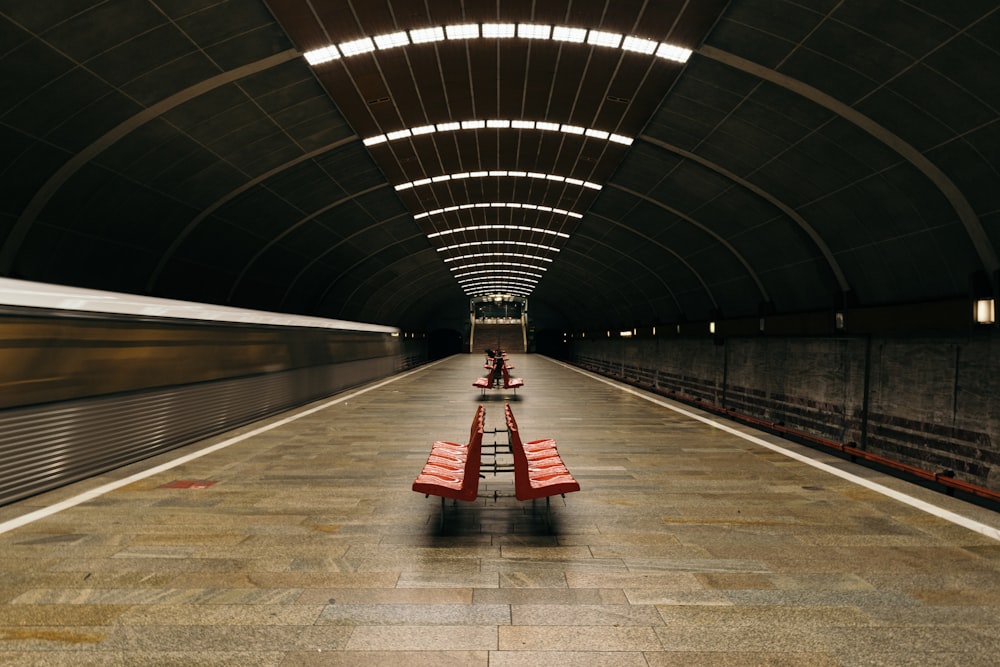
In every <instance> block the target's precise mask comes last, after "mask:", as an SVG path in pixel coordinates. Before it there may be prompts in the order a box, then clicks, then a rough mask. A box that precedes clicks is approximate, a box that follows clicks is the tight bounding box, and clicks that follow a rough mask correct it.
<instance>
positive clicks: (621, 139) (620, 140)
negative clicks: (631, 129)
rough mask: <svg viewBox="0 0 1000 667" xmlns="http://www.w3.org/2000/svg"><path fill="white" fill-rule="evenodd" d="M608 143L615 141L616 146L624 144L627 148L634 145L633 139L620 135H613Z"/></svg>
mask: <svg viewBox="0 0 1000 667" xmlns="http://www.w3.org/2000/svg"><path fill="white" fill-rule="evenodd" d="M608 141H613V142H615V143H616V144H624V145H625V146H631V145H632V139H630V138H629V137H623V136H622V135H620V134H612V135H611V136H610V137H608Z"/></svg>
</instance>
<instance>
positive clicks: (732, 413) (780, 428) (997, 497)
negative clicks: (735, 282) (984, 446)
mask: <svg viewBox="0 0 1000 667" xmlns="http://www.w3.org/2000/svg"><path fill="white" fill-rule="evenodd" d="M576 365H577V366H580V367H581V368H586V369H587V370H589V371H591V372H594V373H597V374H599V375H603V376H605V377H610V378H614V379H615V380H616V381H619V382H624V383H625V384H629V385H632V386H634V387H640V388H642V389H645V390H647V391H652V392H653V393H655V394H660V395H661V396H666V397H668V398H670V399H671V400H675V401H677V402H679V403H684V404H686V405H691V406H695V407H698V408H700V409H702V410H705V411H706V412H711V413H714V414H718V415H723V416H725V417H728V418H730V419H732V420H734V421H738V422H741V423H744V424H748V425H750V426H754V427H756V428H760V429H761V430H764V431H770V432H772V433H775V434H778V435H781V436H782V437H787V438H790V439H793V440H798V441H804V442H805V443H806V444H809V443H811V444H815V445H820V446H822V447H826V448H828V449H833V450H835V451H838V452H840V453H842V454H845V455H846V456H848V457H850V459H851V461H856V460H857V459H862V460H864V461H867V462H869V463H874V464H877V465H880V466H884V467H886V468H890V469H892V470H896V471H899V472H904V473H906V474H909V475H912V476H914V477H917V478H919V479H923V480H926V481H929V482H934V483H935V484H940V485H941V486H943V487H945V488H946V492H947V493H948V494H952V493H953V492H954V491H956V490H957V491H962V492H963V493H968V494H971V495H974V496H978V497H980V498H983V499H986V500H990V501H993V502H1000V492H997V491H993V490H991V489H987V488H986V487H983V486H979V485H977V484H972V483H971V482H966V481H964V480H961V479H957V478H956V477H955V473H954V471H952V470H942V471H941V472H932V471H930V470H926V469H924V468H920V467H918V466H914V465H910V464H909V463H903V462H902V461H896V460H893V459H890V458H886V457H884V456H881V455H879V454H874V453H872V452H868V451H865V450H863V449H860V448H858V447H857V446H856V445H855V444H854V443H847V444H845V443H842V442H836V441H834V440H830V439H828V438H822V437H820V436H818V435H813V434H811V433H806V432H804V431H798V430H796V429H793V428H789V427H787V426H785V425H784V424H781V423H778V422H770V421H767V420H765V419H760V418H759V417H752V416H750V415H746V414H743V413H741V412H737V411H736V410H732V409H729V408H723V407H721V406H718V405H714V404H712V403H707V402H705V401H703V400H701V399H700V398H696V397H693V396H688V395H686V394H682V393H680V392H677V391H674V390H672V389H664V388H662V387H657V386H654V385H650V384H646V383H644V382H639V381H636V380H629V379H627V378H624V377H621V376H618V375H614V374H611V373H608V372H606V371H603V370H601V369H600V368H598V367H596V366H591V365H587V364H576Z"/></svg>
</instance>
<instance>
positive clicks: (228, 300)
mask: <svg viewBox="0 0 1000 667" xmlns="http://www.w3.org/2000/svg"><path fill="white" fill-rule="evenodd" d="M387 187H389V184H388V183H379V184H378V185H373V186H372V187H370V188H365V189H364V190H358V191H357V192H352V193H351V194H350V196H347V197H343V198H341V199H338V200H337V201H335V202H333V203H331V204H327V205H326V206H324V207H323V208H321V209H319V210H316V211H313V212H312V213H310V214H309V215H307V216H306V217H304V218H302V219H301V220H298V221H297V222H295V223H293V224H291V225H289V226H288V228H286V229H285V230H284V231H283V232H281V233H280V234H278V235H277V236H275V237H274V238H273V239H271V240H270V241H268V242H267V243H266V244H265V245H264V247H262V248H261V249H260V250H258V251H257V252H256V253H255V254H254V256H253V257H251V258H250V259H249V260H247V263H246V266H244V267H243V270H241V271H240V274H239V275H238V276H236V280H235V281H233V286H232V287H231V288H229V294H228V295H227V296H226V303H232V301H233V296H234V295H235V294H236V290H237V289H239V286H240V283H242V282H243V277H244V276H246V274H247V271H249V270H250V267H251V266H253V264H254V263H255V262H256V261H257V260H258V259H260V258H261V256H262V255H263V254H264V253H265V252H267V251H268V250H270V249H271V248H273V247H274V246H275V245H276V244H277V243H278V242H279V241H281V239H283V238H285V237H286V236H288V235H289V234H291V233H292V232H293V231H295V230H296V229H298V228H299V227H301V226H302V225H304V224H306V223H307V222H309V221H310V220H314V219H315V218H316V217H318V216H320V215H323V214H324V213H327V212H328V211H332V210H333V209H335V208H337V207H338V206H340V205H341V204H346V203H347V202H349V201H352V200H354V199H357V198H358V197H363V196H365V195H367V194H370V193H372V192H375V191H376V190H381V189H382V188H387Z"/></svg>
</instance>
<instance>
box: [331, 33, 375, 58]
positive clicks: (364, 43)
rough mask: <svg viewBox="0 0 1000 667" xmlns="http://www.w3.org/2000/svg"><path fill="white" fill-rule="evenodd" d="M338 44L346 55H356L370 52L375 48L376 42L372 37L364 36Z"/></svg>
mask: <svg viewBox="0 0 1000 667" xmlns="http://www.w3.org/2000/svg"><path fill="white" fill-rule="evenodd" d="M338 46H339V47H340V52H341V53H343V54H344V56H345V57H346V56H356V55H358V54H359V53H368V52H369V51H374V50H375V42H373V41H372V38H371V37H362V38H361V39H356V40H354V41H352V42H342V43H341V44H339V45H338Z"/></svg>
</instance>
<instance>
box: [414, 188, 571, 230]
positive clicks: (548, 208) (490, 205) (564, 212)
mask: <svg viewBox="0 0 1000 667" xmlns="http://www.w3.org/2000/svg"><path fill="white" fill-rule="evenodd" d="M423 180H425V181H427V182H429V181H430V179H423ZM418 183H419V181H414V185H416V184H418ZM470 208H523V209H532V210H539V211H543V212H545V213H556V214H558V215H565V216H569V217H571V218H577V219H580V218H582V217H583V215H582V214H580V213H574V212H573V211H567V210H566V209H563V208H553V207H551V206H538V205H535V204H521V203H519V202H479V203H476V204H462V205H461V206H459V207H458V209H462V210H465V209H470ZM450 210H452V211H453V210H456V209H454V208H451V209H450ZM448 212H449V209H443V208H436V209H434V210H432V211H424V212H422V213H417V214H415V215H414V216H413V218H414V220H419V219H421V218H426V217H427V216H429V215H440V214H441V213H448Z"/></svg>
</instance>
